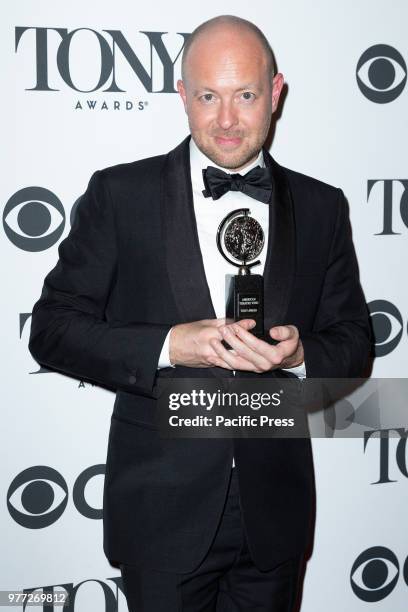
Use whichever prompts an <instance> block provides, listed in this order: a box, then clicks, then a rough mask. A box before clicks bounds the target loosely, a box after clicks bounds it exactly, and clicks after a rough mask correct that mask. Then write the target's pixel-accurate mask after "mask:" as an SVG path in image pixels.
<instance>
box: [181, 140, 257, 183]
mask: <svg viewBox="0 0 408 612" xmlns="http://www.w3.org/2000/svg"><path fill="white" fill-rule="evenodd" d="M207 166H214V168H219V169H220V170H222V171H223V172H227V173H228V174H234V173H235V171H234V170H230V169H228V168H223V167H222V166H217V164H214V162H213V161H212V160H211V159H210V158H209V157H207V156H206V155H204V153H203V152H202V151H200V149H199V148H198V147H197V145H196V143H195V142H194V140H193V138H192V137H191V138H190V168H191V181H192V183H193V185H196V186H199V188H200V189H202V187H203V186H204V185H203V170H204V168H207ZM256 166H261V168H265V161H264V157H263V153H262V149H261V150H260V151H259V154H258V157H257V158H256V159H255V160H254V161H253V162H251V163H250V164H248V166H245V168H243V169H242V170H241V171H240V172H239V174H242V175H244V174H246V173H247V172H249V171H250V170H252V169H253V168H256Z"/></svg>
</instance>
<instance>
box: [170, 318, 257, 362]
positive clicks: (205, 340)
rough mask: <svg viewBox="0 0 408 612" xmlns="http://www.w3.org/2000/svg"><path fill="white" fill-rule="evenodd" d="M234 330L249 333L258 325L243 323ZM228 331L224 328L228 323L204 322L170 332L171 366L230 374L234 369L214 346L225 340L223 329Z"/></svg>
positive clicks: (197, 322) (250, 320) (186, 325)
mask: <svg viewBox="0 0 408 612" xmlns="http://www.w3.org/2000/svg"><path fill="white" fill-rule="evenodd" d="M234 326H235V327H239V328H240V329H242V330H243V331H246V332H247V333H249V332H248V331H247V330H249V329H252V328H253V327H255V321H253V320H252V319H243V320H242V321H239V322H237V323H234ZM229 327H230V325H226V324H225V319H204V320H203V321H194V322H193V323H182V324H180V325H175V326H174V327H173V329H172V330H171V332H170V343H169V356H170V363H171V364H173V365H183V366H188V367H189V368H212V367H214V366H218V367H220V368H226V369H228V370H231V369H233V368H231V367H230V366H229V364H228V362H225V361H224V360H223V358H222V357H220V356H219V355H218V353H217V352H216V350H215V349H214V348H213V347H212V345H211V343H212V342H213V341H215V340H216V341H217V342H218V344H221V342H222V340H223V336H222V333H221V329H223V328H229ZM217 346H218V345H217ZM224 350H225V349H224ZM226 352H228V351H226Z"/></svg>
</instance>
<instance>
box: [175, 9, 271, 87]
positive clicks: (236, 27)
mask: <svg viewBox="0 0 408 612" xmlns="http://www.w3.org/2000/svg"><path fill="white" fill-rule="evenodd" d="M217 35H218V36H220V37H228V36H230V37H231V36H232V37H235V38H236V39H238V38H239V37H242V36H245V35H247V37H248V36H249V37H250V38H253V39H254V41H256V42H257V43H259V47H260V50H261V52H262V53H263V54H264V60H265V65H266V70H267V72H268V75H269V78H270V81H271V82H272V79H273V76H274V73H275V61H274V56H273V51H272V49H271V46H270V44H269V42H268V40H267V38H266V37H265V35H264V34H263V32H262V31H261V30H260V29H259V28H258V27H257V26H256V25H255V24H254V23H252V22H251V21H247V20H246V19H242V18H241V17H236V16H235V15H219V16H218V17H213V18H212V19H209V20H208V21H204V23H202V24H200V25H199V26H198V27H197V28H196V29H195V30H194V31H193V32H192V33H191V34H190V36H189V38H188V39H187V42H186V43H185V45H184V49H183V56H182V60H181V78H182V79H183V81H186V79H187V78H188V70H189V55H190V51H191V49H192V48H194V46H196V44H197V43H201V45H200V46H201V47H202V46H203V45H209V46H211V41H212V40H214V38H213V37H215V36H217Z"/></svg>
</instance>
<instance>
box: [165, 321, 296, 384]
mask: <svg viewBox="0 0 408 612" xmlns="http://www.w3.org/2000/svg"><path fill="white" fill-rule="evenodd" d="M253 327H255V321H253V320H252V319H244V320H242V321H237V322H236V323H232V324H229V325H227V324H226V323H225V319H205V320H203V321H195V322H193V323H183V324H181V325H175V326H174V327H173V329H172V331H171V333H170V362H171V363H172V364H173V365H184V366H188V367H190V368H211V367H214V366H217V367H219V368H225V369H227V370H247V371H250V372H256V373H258V374H260V373H262V372H267V371H269V370H274V369H276V368H293V367H295V366H297V365H300V364H301V363H302V362H303V360H304V354H303V346H302V342H301V340H300V339H299V332H298V330H297V328H296V327H295V326H294V325H280V326H277V327H272V328H271V329H270V330H269V334H270V336H271V338H273V339H274V340H277V341H278V344H276V345H275V346H273V345H270V344H268V343H267V342H265V341H264V340H260V339H259V338H256V336H254V335H253V334H251V333H250V331H249V330H250V329H252V328H253ZM223 340H225V341H226V342H227V343H228V344H229V346H230V347H231V349H232V350H228V349H226V348H225V347H224V345H223V344H222V341H223Z"/></svg>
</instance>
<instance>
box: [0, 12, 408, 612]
mask: <svg viewBox="0 0 408 612" xmlns="http://www.w3.org/2000/svg"><path fill="white" fill-rule="evenodd" d="M0 10H1V20H0V22H1V25H0V28H1V36H0V50H1V52H0V57H1V61H2V71H1V74H2V80H3V87H2V94H1V97H0V101H1V113H0V117H1V119H2V121H3V127H2V140H3V145H4V146H3V147H2V155H3V157H2V160H1V162H2V169H3V171H2V181H1V203H2V214H3V227H2V229H1V242H0V245H1V246H0V248H1V260H2V262H3V265H4V272H3V275H2V285H3V300H2V305H3V311H2V318H1V322H0V323H1V332H0V333H1V338H2V342H1V345H0V346H1V349H0V350H1V352H2V363H1V372H2V375H3V377H2V412H3V418H2V428H1V434H0V435H1V439H0V444H1V453H2V457H1V476H0V487H1V498H2V500H3V501H2V503H1V506H0V524H1V530H2V538H1V541H2V554H1V559H0V567H1V572H0V589H8V590H10V589H17V590H23V589H34V588H40V587H45V586H51V585H61V584H65V585H70V586H69V590H71V593H72V594H71V599H72V607H71V609H70V610H72V611H74V610H75V612H84V611H85V610H86V611H89V610H92V611H95V612H105V611H106V612H113V611H114V610H118V611H119V612H124V611H126V609H127V608H126V602H125V598H124V596H123V594H121V591H120V582H119V580H118V577H119V572H118V570H116V569H115V568H112V567H111V566H110V565H109V563H108V562H107V560H106V559H105V557H104V554H103V550H102V521H101V503H102V486H103V464H104V462H105V458H106V443H107V435H108V427H109V419H110V415H111V411H112V406H113V399H114V397H113V394H111V393H108V392H106V391H102V390H101V389H98V388H96V387H92V386H91V385H88V384H86V385H83V384H80V383H79V382H78V381H76V380H73V379H70V378H67V377H63V376H60V375H58V374H55V373H47V372H44V373H39V374H37V373H36V372H37V371H38V369H39V366H38V364H36V363H35V362H34V361H33V359H32V358H31V356H30V354H29V353H28V349H27V341H28V336H29V327H30V312H31V309H32V306H33V304H34V302H35V301H36V300H37V299H38V297H39V294H40V290H41V286H42V282H43V278H44V276H45V275H46V274H47V272H48V271H49V270H50V269H51V267H53V266H54V264H55V262H56V258H57V248H58V244H59V242H60V241H61V240H62V239H63V238H64V237H65V236H66V235H67V233H68V231H69V227H70V213H71V209H72V206H73V204H74V202H75V201H76V199H77V198H78V197H79V195H80V194H81V193H83V191H84V190H85V187H86V185H87V183H88V180H89V178H90V176H91V174H92V173H93V172H94V171H95V170H96V169H100V168H103V167H106V166H109V165H113V164H117V163H120V162H127V161H131V160H135V159H138V158H142V157H147V156H150V155H154V154H159V153H163V152H166V151H168V150H169V149H170V148H173V147H174V146H175V145H176V144H177V143H178V142H180V141H181V140H182V139H183V138H184V136H185V135H186V134H187V132H188V128H187V122H186V117H185V114H184V111H183V108H182V104H181V101H180V99H179V98H178V95H177V94H176V93H169V92H168V93H162V92H161V90H162V89H163V82H164V71H163V68H162V62H161V61H160V56H159V55H157V53H156V52H154V53H153V63H152V71H151V69H150V42H149V35H147V34H146V32H148V33H152V32H166V34H164V35H163V37H162V40H163V42H164V44H165V48H166V49H167V52H168V54H169V55H168V62H167V63H168V64H169V65H170V70H169V65H167V66H166V74H167V77H168V75H170V76H171V63H172V62H173V61H174V59H175V58H176V56H177V54H178V52H179V51H180V49H181V46H182V44H183V37H182V36H181V35H180V33H189V32H191V31H192V30H193V29H194V27H196V25H198V24H199V23H201V22H202V21H204V20H206V19H208V18H210V17H212V16H215V15H217V14H220V13H224V14H225V13H230V14H236V15H239V16H242V17H245V18H247V19H250V20H252V21H254V22H255V23H256V24H257V25H258V26H260V27H261V28H262V29H263V31H264V32H265V34H266V36H267V37H268V39H269V40H270V42H271V44H272V47H273V49H274V52H275V55H276V58H277V63H278V68H279V70H280V71H281V72H283V74H284V76H285V79H286V82H287V84H288V94H287V96H286V99H285V102H284V106H283V111H282V116H281V118H280V120H279V121H278V125H277V128H276V134H275V138H274V142H273V145H272V148H271V152H272V154H273V155H274V157H275V158H276V159H277V161H278V162H280V163H281V164H283V165H285V166H288V167H290V168H293V169H295V170H298V171H300V172H303V173H305V174H309V175H312V176H315V177H317V178H319V179H321V180H323V181H326V182H328V183H331V184H334V185H336V186H340V187H342V189H343V190H344V192H345V194H346V196H347V198H348V201H349V204H350V214H351V220H352V226H353V235H354V241H355V246H356V250H357V255H358V258H359V264H360V272H361V279H362V284H363V288H364V291H365V295H366V299H367V302H368V303H369V306H370V309H371V312H372V320H373V325H374V330H375V334H376V342H377V346H376V351H377V354H378V357H377V359H376V360H375V363H374V369H373V376H375V377H379V378H386V377H390V378H406V377H407V358H408V336H407V320H408V290H407V287H406V280H405V279H406V261H407V254H408V249H407V233H408V227H407V226H408V191H405V188H406V187H408V168H407V155H406V142H407V135H408V132H407V108H408V87H405V81H406V62H408V39H407V37H406V23H407V22H408V5H407V3H406V2H404V0H394V2H392V3H390V2H388V3H386V2H382V1H380V0H359V1H358V2H356V1H355V0H354V1H353V0H344V1H343V2H341V3H338V2H334V1H332V2H327V1H325V0H316V1H315V2H311V1H307V0H290V1H288V2H278V1H276V0H270V1H269V2H268V3H264V4H261V3H248V2H247V1H243V0H235V1H233V2H231V1H229V0H224V2H222V3H220V2H219V1H217V2H216V1H214V0H207V2H206V3H198V4H192V3H187V2H173V3H170V2H165V1H164V0H154V1H153V2H150V3H143V4H142V3H136V2H131V1H130V0H117V1H116V2H114V3H112V2H108V1H107V0H99V1H98V2H88V3H83V2H79V0H71V1H70V2H69V3H59V2H54V1H52V0H42V1H41V2H38V1H34V0H20V1H19V2H18V3H14V4H8V6H7V7H5V6H3V7H2V8H1V9H0ZM46 28H48V29H47V30H46ZM56 29H60V32H58V31H57V30H56ZM74 30H79V31H78V32H76V33H74V34H72V38H71V42H70V46H69V47H68V39H69V34H70V33H71V32H73V31H74ZM107 30H109V31H110V32H111V33H109V32H107ZM112 31H116V33H113V34H112ZM119 32H121V33H122V35H123V37H124V38H123V39H122V42H123V40H126V41H127V42H128V44H129V49H131V50H133V52H134V54H135V55H136V56H137V57H138V59H139V60H140V62H141V65H142V66H144V68H145V70H146V71H147V75H149V74H151V72H152V74H153V78H152V87H151V90H152V91H148V90H146V88H145V87H144V85H143V84H142V82H141V80H140V79H139V78H138V76H137V75H136V74H135V72H134V70H132V68H131V67H130V65H129V63H128V62H127V61H126V59H125V57H124V55H123V53H122V52H121V50H120V49H118V47H117V46H116V53H115V81H116V83H117V85H118V86H119V88H120V89H121V90H123V91H119V92H112V91H109V92H106V91H104V90H106V89H108V87H109V85H110V84H111V82H112V72H111V70H112V66H109V70H108V72H107V75H109V76H107V80H106V83H105V84H104V85H103V86H101V87H99V88H98V89H96V90H95V91H90V92H89V93H84V92H83V91H77V90H75V89H74V88H73V86H72V85H75V87H76V88H77V89H82V90H91V89H94V88H95V86H96V85H97V83H98V80H99V77H100V75H101V51H100V49H101V45H102V49H104V50H105V51H106V49H107V48H108V47H110V48H112V44H113V42H112V40H113V37H116V40H118V37H119ZM98 37H99V38H98ZM150 38H151V39H152V35H150ZM16 41H17V44H16ZM45 41H46V42H47V48H46V47H45ZM63 41H64V42H63ZM377 45H383V47H378V48H376V46H377ZM384 45H386V47H384ZM367 50H368V51H367ZM365 52H367V54H366V56H364V58H363V59H364V60H365V59H367V57H368V58H369V59H368V60H367V61H365V62H364V65H363V64H361V66H359V68H358V73H359V77H360V79H361V81H362V82H363V83H365V87H366V88H364V86H362V87H360V86H359V84H358V81H357V78H356V72H357V66H358V64H359V60H360V58H361V57H362V56H363V54H364V53H365ZM64 53H65V55H64ZM129 53H130V51H129ZM108 59H109V58H108V56H107V55H106V57H105V59H104V66H108ZM179 74H180V57H179V58H178V60H177V62H176V63H175V66H174V83H175V82H176V80H177V78H178V77H179ZM69 78H71V79H72V82H71V85H70V84H69ZM46 85H48V88H49V89H50V90H45V89H46ZM33 88H34V89H33ZM52 90H54V91H52ZM386 99H388V101H386ZM115 101H116V103H119V108H114V106H115V104H114V103H115ZM104 103H105V104H104ZM139 105H140V106H142V107H143V108H142V109H140V108H139ZM90 106H94V108H93V109H92V108H90ZM104 106H105V108H104ZM116 106H118V104H116ZM126 106H127V107H130V108H126ZM370 181H371V182H370ZM371 185H372V188H371V190H370V186H371ZM26 188H29V189H27V190H26V191H24V192H22V191H21V190H23V189H26ZM33 188H37V189H33ZM38 188H42V189H45V190H48V191H41V190H38ZM41 202H42V203H41ZM58 202H60V203H61V205H59V204H58ZM384 211H385V212H384ZM62 213H64V214H62ZM64 215H65V221H64ZM384 215H385V220H384ZM316 223H317V227H318V220H316ZM391 232H393V233H391ZM401 425H403V424H401ZM399 442H400V441H399V439H398V438H393V439H391V440H390V443H389V448H388V449H386V448H385V446H383V454H382V455H381V453H380V441H379V440H378V439H377V440H375V439H373V438H372V439H370V440H369V442H368V443H367V446H366V449H365V450H364V444H363V440H314V441H313V448H314V456H315V469H316V487H317V524H316V535H315V545H314V550H313V554H312V557H311V559H310V561H309V563H308V567H307V573H306V577H305V583H304V592H303V604H302V608H301V609H302V612H320V611H322V612H323V611H324V612H326V610H328V609H330V610H332V611H334V612H344V610H345V609H347V610H352V611H356V612H360V611H361V610H367V609H370V608H373V609H375V610H381V611H382V612H383V611H384V612H388V611H389V610H392V612H402V611H403V610H404V611H405V610H406V601H407V594H408V562H406V559H407V557H408V536H407V531H406V527H405V522H406V509H407V507H408V493H407V489H408V473H407V457H406V446H405V445H404V441H402V442H400V443H399ZM398 443H399V446H398V448H399V454H398V461H397V444H398ZM387 461H388V465H387ZM35 466H39V467H38V468H37V469H32V468H33V467H35ZM380 467H381V470H382V471H381V477H380ZM379 480H380V481H381V482H378V481H379ZM375 547H382V548H381V549H375ZM371 549H373V550H371ZM366 551H367V552H366ZM384 555H385V556H384ZM356 560H357V565H358V567H357V565H354V564H355V562H356ZM404 563H405V567H404ZM353 566H354V567H353ZM352 570H353V576H352V577H351V573H352ZM404 570H405V572H404ZM118 584H119V589H118ZM367 600H370V601H367ZM5 609H8V608H5ZM10 609H12V608H10Z"/></svg>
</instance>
